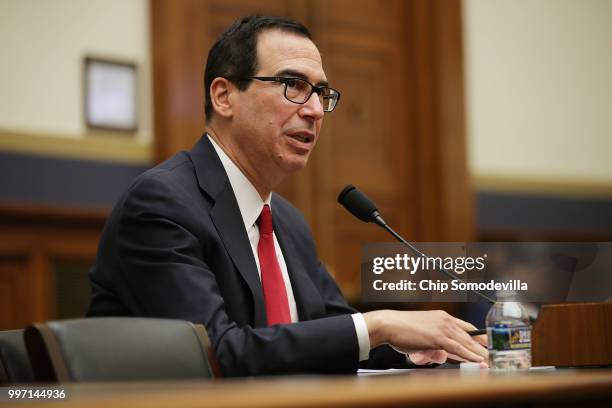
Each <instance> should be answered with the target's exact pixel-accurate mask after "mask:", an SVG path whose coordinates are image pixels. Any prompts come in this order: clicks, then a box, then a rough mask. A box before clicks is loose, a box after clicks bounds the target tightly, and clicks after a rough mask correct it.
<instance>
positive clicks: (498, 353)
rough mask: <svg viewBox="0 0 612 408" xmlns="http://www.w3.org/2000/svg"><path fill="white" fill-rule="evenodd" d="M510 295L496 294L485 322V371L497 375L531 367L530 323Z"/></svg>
mask: <svg viewBox="0 0 612 408" xmlns="http://www.w3.org/2000/svg"><path fill="white" fill-rule="evenodd" d="M513 296H514V294H513V293H505V294H501V295H499V294H498V300H497V302H495V304H494V305H493V306H492V307H491V310H489V313H488V314H487V319H486V325H487V337H488V345H489V347H488V348H489V368H490V369H491V370H499V371H515V370H528V369H529V368H530V367H531V321H530V320H529V315H528V314H527V311H526V310H525V308H524V307H523V306H522V305H521V304H520V302H515V301H513Z"/></svg>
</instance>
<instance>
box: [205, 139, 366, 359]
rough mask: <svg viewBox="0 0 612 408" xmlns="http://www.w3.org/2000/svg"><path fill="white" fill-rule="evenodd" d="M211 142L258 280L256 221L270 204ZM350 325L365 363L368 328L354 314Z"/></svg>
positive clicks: (291, 305) (291, 301) (286, 277)
mask: <svg viewBox="0 0 612 408" xmlns="http://www.w3.org/2000/svg"><path fill="white" fill-rule="evenodd" d="M207 137H208V139H209V140H210V141H211V143H212V145H213V147H214V148H215V151H216V152H217V155H218V156H219V159H221V164H223V168H224V169H225V173H227V178H228V179H229V182H230V184H231V186H232V190H234V195H235V196H236V201H238V207H239V208H240V215H242V221H243V223H244V228H245V230H246V232H247V234H248V236H249V241H250V243H251V250H252V251H253V257H254V258H255V263H256V264H257V271H258V272H259V278H260V279H261V269H260V267H259V256H258V255H257V244H258V242H259V227H258V226H257V218H259V214H261V211H262V209H263V206H264V204H268V205H269V206H270V210H271V211H272V214H274V209H273V208H272V205H271V203H270V201H271V195H268V197H266V199H265V200H262V199H261V196H260V195H259V193H258V192H257V190H256V189H255V187H254V186H253V184H251V182H250V181H249V179H248V178H247V177H246V176H245V175H244V174H243V173H242V171H241V170H240V169H239V168H238V166H236V164H235V163H234V162H233V161H232V159H230V158H229V156H228V155H227V154H226V153H225V152H224V151H223V149H221V147H220V146H219V145H217V143H215V141H214V140H213V139H212V138H211V137H210V136H208V135H207ZM272 234H273V237H274V251H275V252H276V259H277V260H278V264H279V266H280V269H281V273H282V275H283V281H284V282H285V288H286V290H287V299H288V300H289V313H290V315H291V322H293V323H295V322H298V321H299V316H298V312H297V306H296V304H295V297H294V296H293V289H292V287H291V280H290V279H289V272H288V271H287V264H286V263H285V258H283V252H282V251H281V248H280V246H279V244H278V240H277V239H276V234H275V233H274V232H273V233H272ZM352 318H353V323H354V324H355V332H356V333H357V341H358V343H359V361H363V360H367V359H368V356H369V353H370V336H369V335H368V327H367V326H366V323H365V320H364V318H363V315H362V314H361V313H355V314H353V315H352Z"/></svg>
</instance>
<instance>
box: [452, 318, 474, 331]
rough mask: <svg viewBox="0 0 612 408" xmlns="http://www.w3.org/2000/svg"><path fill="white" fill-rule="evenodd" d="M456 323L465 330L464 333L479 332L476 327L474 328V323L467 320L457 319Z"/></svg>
mask: <svg viewBox="0 0 612 408" xmlns="http://www.w3.org/2000/svg"><path fill="white" fill-rule="evenodd" d="M455 322H456V323H457V325H459V327H461V328H462V329H463V331H466V332H469V331H472V330H478V329H477V328H476V326H474V325H473V324H472V323H469V322H466V321H465V320H461V319H458V318H456V317H455Z"/></svg>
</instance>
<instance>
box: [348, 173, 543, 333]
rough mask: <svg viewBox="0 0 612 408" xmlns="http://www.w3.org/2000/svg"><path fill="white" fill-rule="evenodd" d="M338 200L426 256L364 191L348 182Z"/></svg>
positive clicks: (531, 314) (533, 312) (533, 314)
mask: <svg viewBox="0 0 612 408" xmlns="http://www.w3.org/2000/svg"><path fill="white" fill-rule="evenodd" d="M338 202H339V203H340V204H341V205H342V206H343V207H344V208H346V209H347V210H348V212H350V213H351V214H353V215H354V216H355V217H357V218H359V219H360V220H361V221H364V222H373V223H375V224H377V225H379V226H381V227H382V228H384V229H385V230H387V231H388V232H389V233H390V234H391V235H393V237H394V238H395V239H397V240H398V241H400V242H401V243H402V244H404V245H406V246H407V247H408V248H410V250H411V251H412V252H414V253H415V254H417V255H419V256H422V257H425V258H427V255H425V254H424V253H422V252H421V251H419V250H418V249H417V248H415V247H414V245H412V244H411V243H410V242H408V241H406V240H405V239H404V238H402V236H401V235H399V234H398V233H397V232H395V231H394V230H393V229H392V228H391V227H389V226H388V225H387V223H386V222H385V221H384V220H383V218H382V217H381V215H380V213H379V211H378V208H377V207H376V204H374V202H373V201H372V200H370V199H369V198H368V196H366V195H365V194H364V193H362V192H361V191H359V189H358V188H357V187H355V186H354V185H352V184H349V185H348V186H346V187H344V189H342V191H341V192H340V194H339V195H338ZM440 272H442V273H444V274H445V275H446V276H448V277H450V278H451V279H456V280H458V281H459V282H462V283H465V281H464V280H463V279H461V278H460V277H459V276H457V275H456V274H455V273H454V272H450V271H448V270H446V269H444V268H441V269H440ZM470 292H472V293H475V294H476V295H477V296H479V297H480V298H481V299H484V300H486V301H487V302H489V303H491V304H493V303H495V300H494V299H492V298H490V297H489V296H487V295H485V294H484V293H481V292H479V291H477V290H471V289H470ZM530 306H531V305H530ZM533 307H534V308H535V310H528V314H529V318H530V320H531V321H535V319H536V318H537V314H538V311H539V310H538V308H537V306H535V305H533ZM468 334H470V335H472V336H475V335H479V334H483V331H482V330H474V331H471V332H468Z"/></svg>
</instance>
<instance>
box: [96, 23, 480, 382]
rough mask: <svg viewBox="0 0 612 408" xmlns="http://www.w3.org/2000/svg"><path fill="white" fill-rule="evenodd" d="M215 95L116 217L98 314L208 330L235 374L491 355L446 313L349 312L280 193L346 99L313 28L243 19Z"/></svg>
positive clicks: (100, 265)
mask: <svg viewBox="0 0 612 408" xmlns="http://www.w3.org/2000/svg"><path fill="white" fill-rule="evenodd" d="M205 87H206V117H207V123H206V134H205V135H204V136H203V137H202V138H201V139H200V140H199V141H198V142H197V144H196V145H195V146H194V148H193V149H192V150H191V151H190V152H181V153H178V154H177V155H175V156H174V157H172V158H170V159H169V160H167V161H166V162H164V163H162V164H160V165H158V166H156V167H155V168H153V169H151V170H149V171H147V172H145V173H144V174H143V175H141V176H140V177H138V178H137V179H136V180H135V181H134V182H133V183H132V185H131V186H130V188H129V189H128V191H127V192H126V193H125V194H124V195H123V196H122V197H121V199H120V200H119V202H118V203H117V205H116V206H115V208H114V209H113V212H112V214H111V216H110V218H109V220H108V222H107V225H106V227H105V229H104V232H103V235H102V239H101V242H100V247H99V252H98V257H97V260H96V264H95V266H94V267H93V268H92V270H91V272H90V274H89V278H90V281H91V286H92V297H91V304H90V308H89V312H88V315H90V316H108V315H113V316H117V315H119V316H151V317H166V318H180V319H186V320H190V321H193V322H197V323H203V324H204V325H205V326H206V328H207V330H208V333H209V336H210V337H211V341H212V344H213V347H214V349H215V352H216V354H217V357H218V359H219V362H220V365H221V369H222V371H223V373H224V374H225V375H226V376H239V375H258V374H280V373H307V372H354V371H355V370H356V369H357V368H358V366H359V364H360V361H362V365H364V364H366V365H368V366H370V367H388V366H390V365H393V364H405V363H407V362H408V359H407V354H408V353H409V352H412V354H410V357H411V359H412V361H413V362H414V363H417V364H423V363H430V362H443V361H445V360H446V357H447V355H448V354H451V355H453V356H454V357H455V358H456V359H460V360H470V361H483V359H484V358H485V357H486V351H485V350H484V348H483V347H482V346H481V345H480V344H478V343H477V342H476V341H474V340H473V339H472V338H470V336H468V335H467V334H466V330H471V329H473V326H471V325H469V324H468V323H466V322H463V321H461V320H459V319H456V318H454V317H452V316H450V315H448V314H446V313H445V312H441V311H431V312H400V311H391V310H384V311H375V312H369V313H365V314H363V315H362V314H360V313H357V312H356V311H355V310H353V309H352V308H350V307H349V306H348V305H347V304H346V301H345V300H344V298H343V296H342V294H341V293H340V291H339V289H338V287H337V285H336V283H335V282H334V280H333V278H332V277H331V276H330V275H329V274H328V272H327V271H326V270H325V267H324V266H323V265H322V264H321V262H320V261H319V258H318V256H317V253H316V249H315V245H314V242H313V239H312V236H311V233H310V231H309V228H308V226H307V224H306V222H305V221H304V219H303V217H302V215H301V214H300V213H299V211H298V210H296V209H295V208H294V207H293V206H292V205H291V204H290V203H289V202H287V201H286V200H284V199H283V198H282V197H280V196H278V195H276V194H272V190H273V189H274V187H275V186H277V185H278V183H280V182H281V181H282V180H283V179H284V178H285V177H287V176H289V175H291V174H293V173H295V172H296V171H298V170H300V169H302V168H303V167H304V166H305V164H306V162H307V160H308V157H309V155H310V152H311V151H312V149H313V147H314V145H315V142H316V141H317V138H318V136H319V131H320V128H321V124H322V121H323V117H324V114H325V112H331V111H332V110H333V109H334V108H335V106H336V104H337V102H338V100H339V98H340V94H339V92H338V91H336V90H335V89H333V88H330V87H329V86H328V85H327V79H326V77H325V73H324V71H323V68H322V63H321V56H320V54H319V52H318V50H317V48H316V46H315V45H314V43H313V42H312V40H311V38H310V34H309V32H308V30H307V29H306V28H305V27H304V26H302V25H301V24H298V23H295V22H292V21H289V20H285V19H281V18H274V17H248V18H243V19H240V20H238V21H237V22H236V23H234V24H233V25H232V26H231V27H229V28H228V29H227V30H226V31H225V32H224V33H223V34H222V35H221V36H220V37H219V39H218V40H217V42H216V43H215V45H214V46H213V47H212V49H211V51H210V53H209V56H208V62H207V66H206V72H205ZM386 344H390V345H392V346H393V348H395V349H396V350H401V351H402V352H398V351H394V350H393V349H392V348H391V347H388V346H387V345H386ZM379 346H380V347H379ZM404 352H405V353H407V354H404Z"/></svg>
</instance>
